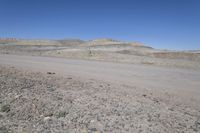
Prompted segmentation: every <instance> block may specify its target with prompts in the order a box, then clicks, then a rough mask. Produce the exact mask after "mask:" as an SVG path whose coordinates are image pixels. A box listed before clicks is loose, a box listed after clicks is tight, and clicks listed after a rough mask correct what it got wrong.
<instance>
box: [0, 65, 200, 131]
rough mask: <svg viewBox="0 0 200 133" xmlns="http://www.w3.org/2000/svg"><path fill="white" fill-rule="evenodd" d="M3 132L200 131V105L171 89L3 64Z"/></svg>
mask: <svg viewBox="0 0 200 133" xmlns="http://www.w3.org/2000/svg"><path fill="white" fill-rule="evenodd" d="M0 92H1V93H0V133H12V132H14V133H15V132H16V133H23V132H30V133H31V132H32V133H33V132H38V133H49V132H55V133H65V132H70V133H73V132H77V133H80V132H83V133H84V132H85V133H101V132H107V133H110V132H114V133H118V132H119V133H122V132H124V133H125V132H136V133H137V132H138V133H151V132H152V133H161V132H162V133H163V132H165V133H177V132H180V133H183V132H185V133H198V132H200V110H197V109H194V108H192V107H190V106H187V105H185V104H184V102H182V103H176V101H173V97H174V96H173V95H171V94H170V93H167V92H166V91H162V90H160V92H156V93H155V92H154V91H152V89H151V88H140V87H137V86H127V85H123V84H121V85H113V84H110V83H107V82H102V81H97V80H92V79H91V80H89V79H88V80H84V79H81V78H80V79H79V78H77V77H73V76H68V77H59V76H57V74H56V73H54V72H44V73H41V72H31V71H27V70H26V71H25V70H22V69H20V68H15V67H12V66H7V65H4V66H3V65H1V66H0Z"/></svg>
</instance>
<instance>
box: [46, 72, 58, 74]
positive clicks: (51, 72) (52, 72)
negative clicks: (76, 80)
mask: <svg viewBox="0 0 200 133" xmlns="http://www.w3.org/2000/svg"><path fill="white" fill-rule="evenodd" d="M47 74H56V73H55V72H47Z"/></svg>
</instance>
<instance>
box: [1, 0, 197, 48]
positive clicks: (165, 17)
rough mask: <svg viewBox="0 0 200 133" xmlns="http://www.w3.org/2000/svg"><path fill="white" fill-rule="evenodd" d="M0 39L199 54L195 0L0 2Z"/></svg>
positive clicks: (35, 0) (16, 0) (22, 0)
mask: <svg viewBox="0 0 200 133" xmlns="http://www.w3.org/2000/svg"><path fill="white" fill-rule="evenodd" d="M0 37H16V38H28V39H34V38H36V39H38V38H39V39H63V38H80V39H83V40H90V39H96V38H113V39H119V40H125V41H139V42H143V43H145V44H147V45H149V46H152V47H155V48H165V49H179V50H184V49H200V0H0Z"/></svg>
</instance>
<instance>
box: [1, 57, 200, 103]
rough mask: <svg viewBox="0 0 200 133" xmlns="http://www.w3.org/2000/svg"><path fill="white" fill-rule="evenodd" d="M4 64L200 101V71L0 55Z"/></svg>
mask: <svg viewBox="0 0 200 133" xmlns="http://www.w3.org/2000/svg"><path fill="white" fill-rule="evenodd" d="M0 64H10V65H13V66H17V67H21V68H24V69H31V70H35V71H41V72H45V73H46V72H47V71H52V72H55V73H56V74H57V75H61V76H65V75H73V76H77V77H81V78H86V79H98V80H102V81H108V82H112V83H115V84H121V85H122V84H124V85H129V86H138V87H142V88H156V89H159V90H160V89H161V90H162V89H163V90H167V91H168V92H170V93H173V94H175V95H177V97H180V98H183V99H184V101H185V102H190V100H191V99H194V101H193V102H192V103H191V104H195V106H196V103H195V102H200V97H199V95H200V88H199V86H200V82H199V81H200V70H199V71H198V70H187V69H172V68H161V67H154V66H150V65H146V66H145V65H143V66H142V65H133V64H117V63H110V62H109V63H108V62H98V61H86V60H70V59H61V58H50V57H35V56H17V55H0Z"/></svg>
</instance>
